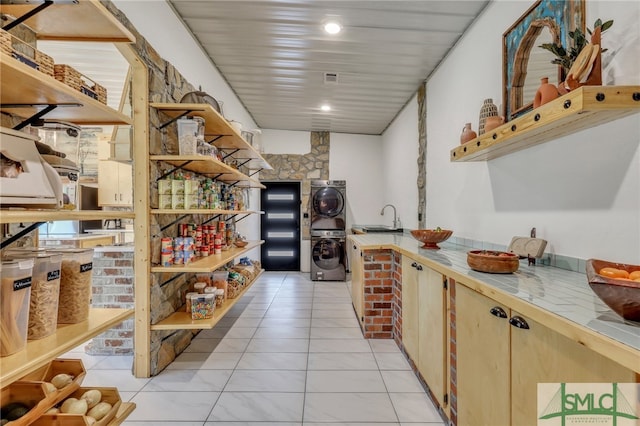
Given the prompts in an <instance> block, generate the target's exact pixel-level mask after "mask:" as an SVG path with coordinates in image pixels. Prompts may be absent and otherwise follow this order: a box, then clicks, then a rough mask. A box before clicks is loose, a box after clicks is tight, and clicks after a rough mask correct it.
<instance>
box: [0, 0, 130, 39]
mask: <svg viewBox="0 0 640 426" xmlns="http://www.w3.org/2000/svg"><path fill="white" fill-rule="evenodd" d="M39 4H40V2H30V3H29V4H2V6H0V12H2V13H6V14H9V15H12V16H15V17H20V16H22V15H24V14H25V13H27V12H29V11H30V10H32V9H34V8H35V7H36V6H38V5H39ZM25 24H26V25H28V26H29V27H31V28H32V29H33V30H34V31H35V32H36V33H37V35H38V38H39V39H41V40H75V41H105V42H114V43H115V42H135V41H136V38H135V37H134V35H133V34H132V33H131V32H130V31H129V30H128V29H127V28H126V27H125V26H124V25H123V24H122V23H120V21H118V20H117V19H116V17H115V16H113V14H112V13H111V12H109V11H108V10H107V8H105V7H104V6H103V5H102V4H101V3H100V2H99V1H98V0H80V1H79V2H78V3H72V2H60V3H59V4H52V5H51V6H49V7H47V8H46V9H44V10H42V11H40V12H38V13H37V14H36V15H34V16H32V17H31V18H29V19H27V20H26V21H25Z"/></svg>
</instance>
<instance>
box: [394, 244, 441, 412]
mask: <svg viewBox="0 0 640 426" xmlns="http://www.w3.org/2000/svg"><path fill="white" fill-rule="evenodd" d="M445 284H446V278H445V277H444V276H443V275H442V274H440V273H438V272H436V271H434V270H433V269H431V268H429V267H427V266H425V265H423V264H421V263H420V262H416V261H415V260H413V259H411V258H410V257H407V256H403V257H402V344H403V346H404V348H405V351H406V353H407V355H408V356H409V357H410V358H411V359H412V360H413V362H414V364H415V365H416V367H417V368H418V371H419V372H420V374H421V375H422V377H423V378H424V380H425V382H427V385H428V386H429V388H430V389H431V392H432V393H433V395H434V396H435V398H436V399H437V400H438V403H439V404H440V406H442V407H443V408H445V407H447V403H448V397H447V393H448V391H447V389H448V386H447V380H448V377H449V375H448V374H447V368H448V367H447V365H448V363H447V359H448V357H447V353H448V351H447V349H448V345H447V342H446V340H447V332H446V330H447V325H448V321H447V304H446V294H447V289H446V286H445Z"/></svg>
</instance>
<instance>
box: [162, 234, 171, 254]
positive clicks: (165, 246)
mask: <svg viewBox="0 0 640 426" xmlns="http://www.w3.org/2000/svg"><path fill="white" fill-rule="evenodd" d="M160 250H161V251H162V253H171V252H172V251H173V239H172V238H171V237H163V238H162V239H161V240H160Z"/></svg>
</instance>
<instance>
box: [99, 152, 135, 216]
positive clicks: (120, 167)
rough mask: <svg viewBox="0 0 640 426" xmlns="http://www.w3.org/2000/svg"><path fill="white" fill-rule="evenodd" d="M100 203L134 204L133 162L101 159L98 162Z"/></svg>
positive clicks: (110, 204) (121, 205)
mask: <svg viewBox="0 0 640 426" xmlns="http://www.w3.org/2000/svg"><path fill="white" fill-rule="evenodd" d="M98 185H99V186H98V205H100V206H118V207H124V206H132V205H133V171H132V166H131V164H128V163H122V162H119V161H109V160H100V162H99V163H98Z"/></svg>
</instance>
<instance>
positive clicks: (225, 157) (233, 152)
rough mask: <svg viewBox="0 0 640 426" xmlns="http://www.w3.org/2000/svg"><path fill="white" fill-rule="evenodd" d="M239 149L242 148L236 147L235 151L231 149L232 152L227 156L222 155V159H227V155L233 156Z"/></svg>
mask: <svg viewBox="0 0 640 426" xmlns="http://www.w3.org/2000/svg"><path fill="white" fill-rule="evenodd" d="M238 151H240V149H239V148H238V149H234V150H233V151H231V152H230V153H228V154H225V156H224V157H222V159H223V160H226V159H227V157H231V156H232V155H233V154H235V153H236V152H238Z"/></svg>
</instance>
